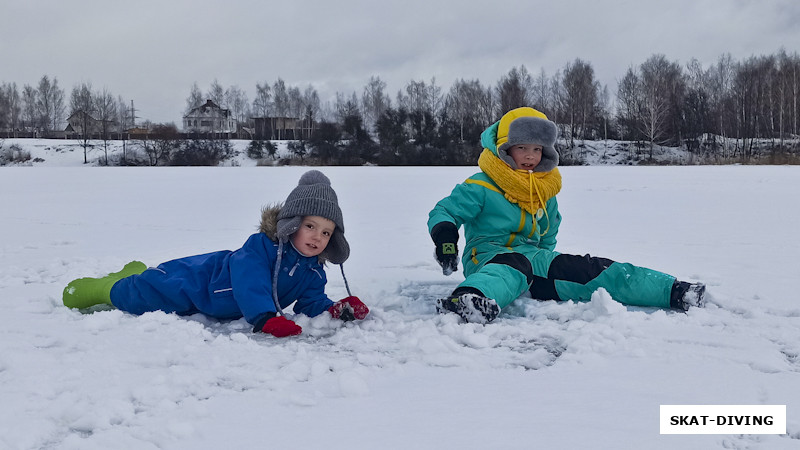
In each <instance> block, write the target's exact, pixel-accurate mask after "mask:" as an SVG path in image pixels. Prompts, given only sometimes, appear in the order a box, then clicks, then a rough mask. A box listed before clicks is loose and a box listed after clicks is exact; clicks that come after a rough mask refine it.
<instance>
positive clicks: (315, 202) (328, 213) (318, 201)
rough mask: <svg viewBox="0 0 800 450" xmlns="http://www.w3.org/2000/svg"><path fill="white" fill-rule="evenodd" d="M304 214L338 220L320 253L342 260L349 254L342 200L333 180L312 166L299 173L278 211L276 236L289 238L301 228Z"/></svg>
mask: <svg viewBox="0 0 800 450" xmlns="http://www.w3.org/2000/svg"><path fill="white" fill-rule="evenodd" d="M304 216H320V217H324V218H326V219H328V220H331V221H332V222H333V223H335V224H336V228H335V229H334V230H333V234H332V235H331V239H330V241H328V246H327V247H325V250H324V251H323V252H322V253H321V254H320V257H321V258H323V259H326V260H328V261H330V262H332V263H334V264H341V263H343V262H345V261H346V260H347V258H348V257H349V256H350V245H349V244H348V243H347V240H346V239H345V238H344V220H343V219H342V210H341V209H340V208H339V200H338V198H337V197H336V192H334V190H333V188H332V187H331V180H329V179H328V177H326V176H325V174H323V173H322V172H320V171H319V170H309V171H308V172H306V173H304V174H303V176H301V177H300V181H298V182H297V187H296V188H294V190H292V192H291V193H290V194H289V196H288V197H287V198H286V202H284V204H283V206H282V207H281V211H280V212H279V213H278V229H277V233H276V236H277V238H278V239H280V240H282V241H288V240H289V236H291V235H292V233H294V232H295V231H297V230H298V229H299V228H300V223H301V222H302V221H303V217H304Z"/></svg>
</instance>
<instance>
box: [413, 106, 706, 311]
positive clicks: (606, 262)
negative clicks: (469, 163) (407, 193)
mask: <svg viewBox="0 0 800 450" xmlns="http://www.w3.org/2000/svg"><path fill="white" fill-rule="evenodd" d="M557 135H558V128H557V127H556V125H555V123H553V122H551V121H550V120H548V119H547V116H545V115H544V114H543V113H541V112H540V111H537V110H535V109H533V108H517V109H514V110H512V111H509V112H508V113H506V114H505V115H504V116H503V117H502V118H501V119H500V120H499V121H498V122H496V123H494V124H493V125H492V126H490V127H489V128H488V129H487V130H486V131H484V132H483V134H482V135H481V144H482V145H483V147H484V150H483V153H482V154H481V156H480V158H479V159H478V166H479V167H480V169H481V172H479V173H477V174H475V175H473V176H471V177H469V178H468V179H467V180H466V181H464V182H463V183H461V184H459V185H457V186H456V187H455V188H454V189H453V192H452V193H451V194H450V195H449V196H448V197H445V198H444V199H442V200H441V201H439V202H438V203H437V204H436V206H435V207H434V208H433V209H432V210H431V212H430V214H429V219H428V231H429V232H430V235H431V238H432V239H433V242H434V244H435V245H436V253H435V255H436V259H437V261H438V262H439V264H440V265H441V266H442V270H443V272H444V274H445V275H449V274H450V273H452V272H453V271H455V270H456V269H457V267H458V247H457V243H458V238H459V234H458V229H459V228H460V227H461V226H463V227H464V232H465V238H466V249H465V251H464V253H463V257H462V263H463V265H464V275H465V277H466V279H465V280H464V281H463V282H462V283H461V284H460V285H459V286H458V287H457V288H456V289H455V290H454V291H453V293H452V294H451V295H450V296H449V297H446V298H443V299H439V300H438V301H437V310H438V311H439V312H454V313H456V314H458V315H460V316H461V317H463V318H464V319H465V320H467V321H474V322H484V323H485V322H489V321H492V320H493V319H494V318H495V317H497V315H498V314H499V312H500V310H501V309H502V308H504V307H505V306H507V305H509V304H510V303H511V302H513V301H514V300H515V299H516V298H518V297H519V296H520V295H521V294H522V293H524V292H525V291H529V292H530V294H531V296H532V297H533V298H535V299H540V300H570V299H572V300H578V301H581V300H589V299H590V298H591V294H592V293H593V292H594V291H595V290H596V289H598V288H601V287H602V288H605V289H606V290H607V291H608V292H609V293H610V294H611V296H612V297H613V298H614V299H615V300H617V301H619V302H621V303H624V304H627V305H637V306H655V307H661V308H670V307H671V308H676V309H681V310H685V309H687V308H688V307H689V306H700V305H701V304H702V302H703V295H704V292H705V286H704V285H702V284H700V283H694V284H692V283H687V282H683V281H678V280H676V279H675V277H673V276H671V275H667V274H665V273H662V272H658V271H655V270H652V269H648V268H644V267H638V266H634V265H632V264H627V263H618V262H615V261H612V260H610V259H606V258H597V257H592V256H589V255H585V256H577V255H566V254H561V253H559V252H556V251H555V246H556V234H557V233H558V227H559V225H560V223H561V214H560V213H559V211H558V202H557V201H556V194H558V192H559V191H560V190H561V174H560V173H559V171H558V167H557V166H558V153H557V152H556V151H555V147H554V145H555V142H556V137H557Z"/></svg>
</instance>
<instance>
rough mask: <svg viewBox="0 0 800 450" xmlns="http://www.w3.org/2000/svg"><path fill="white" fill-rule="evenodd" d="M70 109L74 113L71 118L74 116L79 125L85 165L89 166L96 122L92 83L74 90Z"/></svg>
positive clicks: (84, 84) (81, 85) (76, 87)
mask: <svg viewBox="0 0 800 450" xmlns="http://www.w3.org/2000/svg"><path fill="white" fill-rule="evenodd" d="M70 109H71V111H72V113H71V114H70V116H74V117H75V121H76V123H78V124H79V128H80V131H79V133H80V135H81V141H82V142H83V143H82V146H83V163H84V164H87V163H88V162H89V159H88V152H89V141H90V140H91V139H92V129H91V128H93V122H94V118H93V117H92V115H93V114H94V113H95V102H94V94H93V93H92V85H91V84H90V83H86V82H84V83H81V84H80V85H78V86H75V87H74V88H72V95H71V97H70Z"/></svg>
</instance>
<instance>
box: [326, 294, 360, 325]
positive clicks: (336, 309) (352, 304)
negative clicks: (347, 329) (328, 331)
mask: <svg viewBox="0 0 800 450" xmlns="http://www.w3.org/2000/svg"><path fill="white" fill-rule="evenodd" d="M328 312H330V313H331V316H333V318H334V319H341V320H344V321H348V320H355V319H358V320H361V319H363V318H365V317H367V314H369V308H367V305H365V304H364V302H362V301H361V300H359V298H358V297H355V296H350V297H347V298H345V299H342V300H339V301H338V302H336V303H334V304H333V306H331V307H330V308H328Z"/></svg>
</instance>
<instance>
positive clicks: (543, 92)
mask: <svg viewBox="0 0 800 450" xmlns="http://www.w3.org/2000/svg"><path fill="white" fill-rule="evenodd" d="M531 94H532V95H531V97H532V98H531V102H532V103H531V105H532V106H533V107H534V108H536V109H538V110H539V111H542V112H544V113H545V114H547V113H548V112H550V113H551V114H552V112H553V109H554V108H553V106H552V102H553V100H552V98H553V93H552V92H551V91H550V85H549V84H548V79H547V74H546V73H545V71H544V69H542V70H541V71H540V72H539V76H538V77H536V79H535V80H534V81H533V91H532V93H531Z"/></svg>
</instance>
